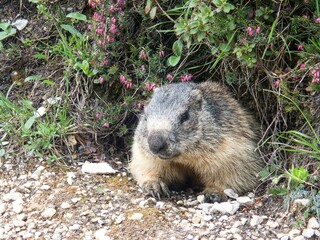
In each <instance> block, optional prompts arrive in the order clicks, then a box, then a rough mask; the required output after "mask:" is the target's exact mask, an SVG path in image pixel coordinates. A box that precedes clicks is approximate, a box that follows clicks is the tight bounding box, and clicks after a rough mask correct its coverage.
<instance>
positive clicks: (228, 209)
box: [220, 202, 240, 214]
mask: <svg viewBox="0 0 320 240" xmlns="http://www.w3.org/2000/svg"><path fill="white" fill-rule="evenodd" d="M220 206H221V208H222V209H223V211H224V212H225V213H229V214H234V213H235V212H236V211H238V209H239V207H240V204H239V203H230V202H222V203H220Z"/></svg>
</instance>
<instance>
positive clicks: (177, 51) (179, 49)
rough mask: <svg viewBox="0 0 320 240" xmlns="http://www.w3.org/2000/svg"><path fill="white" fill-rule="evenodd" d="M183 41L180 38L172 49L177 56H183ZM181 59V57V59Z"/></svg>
mask: <svg viewBox="0 0 320 240" xmlns="http://www.w3.org/2000/svg"><path fill="white" fill-rule="evenodd" d="M182 47H183V45H182V41H181V40H180V39H179V40H177V41H175V42H174V43H173V46H172V50H173V53H174V54H175V55H176V56H181V54H182ZM179 60H180V59H179Z"/></svg>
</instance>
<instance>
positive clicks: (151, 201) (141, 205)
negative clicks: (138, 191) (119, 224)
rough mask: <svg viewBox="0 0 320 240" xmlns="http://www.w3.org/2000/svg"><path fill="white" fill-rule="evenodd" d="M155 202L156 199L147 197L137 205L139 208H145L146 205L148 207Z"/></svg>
mask: <svg viewBox="0 0 320 240" xmlns="http://www.w3.org/2000/svg"><path fill="white" fill-rule="evenodd" d="M156 203H157V201H156V200H155V199H154V198H148V199H146V200H143V201H141V202H140V203H139V206H140V207H141V208H146V207H149V206H153V205H154V204H156Z"/></svg>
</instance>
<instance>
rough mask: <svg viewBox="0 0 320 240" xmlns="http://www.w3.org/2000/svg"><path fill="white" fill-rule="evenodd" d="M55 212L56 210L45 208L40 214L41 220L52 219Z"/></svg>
mask: <svg viewBox="0 0 320 240" xmlns="http://www.w3.org/2000/svg"><path fill="white" fill-rule="evenodd" d="M56 212H57V210H56V209H54V208H47V209H46V210H44V211H43V212H42V213H41V216H42V217H43V218H51V217H53V215H55V214H56Z"/></svg>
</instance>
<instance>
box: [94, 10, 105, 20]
mask: <svg viewBox="0 0 320 240" xmlns="http://www.w3.org/2000/svg"><path fill="white" fill-rule="evenodd" d="M93 20H94V21H96V22H103V21H104V16H103V14H102V13H101V14H100V13H97V12H94V13H93Z"/></svg>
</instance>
